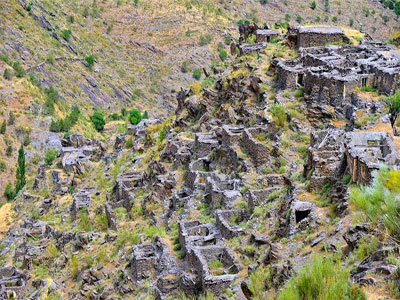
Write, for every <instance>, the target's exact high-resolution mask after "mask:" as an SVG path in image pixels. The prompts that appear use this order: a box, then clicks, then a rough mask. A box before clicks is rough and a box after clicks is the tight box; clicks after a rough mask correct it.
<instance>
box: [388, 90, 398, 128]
mask: <svg viewBox="0 0 400 300" xmlns="http://www.w3.org/2000/svg"><path fill="white" fill-rule="evenodd" d="M386 106H387V107H388V110H389V119H390V124H391V125H392V128H393V135H394V136H398V135H399V134H398V132H397V129H396V120H397V117H398V116H399V114H400V91H398V92H396V93H395V94H394V95H392V96H389V98H388V99H387V101H386Z"/></svg>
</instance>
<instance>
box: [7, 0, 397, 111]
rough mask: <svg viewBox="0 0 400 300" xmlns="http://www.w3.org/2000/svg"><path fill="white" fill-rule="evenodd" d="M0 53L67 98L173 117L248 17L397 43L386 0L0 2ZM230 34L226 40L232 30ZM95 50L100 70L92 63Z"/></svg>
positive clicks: (395, 21) (259, 22) (262, 22)
mask: <svg viewBox="0 0 400 300" xmlns="http://www.w3.org/2000/svg"><path fill="white" fill-rule="evenodd" d="M0 17H1V19H2V20H4V22H1V23H2V24H1V25H0V26H1V27H0V28H1V30H0V41H1V43H0V54H1V55H2V57H3V60H4V58H8V59H9V60H10V61H11V62H14V61H18V62H20V63H21V65H22V67H23V68H24V69H25V71H26V73H27V74H32V75H33V76H34V77H35V78H36V80H37V81H38V82H40V83H41V84H42V86H43V87H45V88H48V87H50V86H51V87H53V88H55V89H56V90H57V91H59V93H60V95H61V96H62V99H63V102H66V103H68V104H71V103H79V104H80V105H83V106H86V105H95V106H97V107H101V108H104V109H110V108H111V109H120V108H122V107H124V106H127V105H131V106H135V107H137V108H139V109H142V110H149V111H152V112H154V113H155V114H158V115H159V114H161V115H166V112H171V111H172V110H173V108H174V105H175V103H174V99H175V96H176V95H175V93H176V92H175V91H178V90H179V89H180V87H181V86H187V85H188V84H190V83H192V82H194V81H195V80H194V79H193V76H192V71H193V69H196V68H202V67H208V66H210V65H211V64H212V63H217V62H218V61H219V55H218V44H221V43H222V44H224V43H225V42H226V43H227V44H229V42H230V38H229V36H233V37H234V38H235V37H237V31H236V23H237V22H238V21H240V20H248V21H250V22H255V23H258V24H259V25H262V24H265V23H267V24H274V23H275V22H278V23H277V25H279V24H281V23H282V22H289V23H291V24H318V23H323V24H338V25H341V26H346V27H349V28H350V27H352V28H354V29H357V30H362V31H365V32H367V33H368V34H370V35H371V36H372V37H374V38H378V39H384V40H386V39H389V38H390V37H391V35H392V34H393V33H394V32H395V31H396V30H398V28H397V27H398V18H397V17H396V16H395V14H394V12H393V10H390V9H389V8H385V7H384V6H383V5H382V4H380V3H379V2H378V1H367V0H356V1H354V0H352V1H332V0H331V1H329V0H327V1H322V0H319V1H305V2H303V1H292V0H287V1H278V0H269V1H258V0H257V1H255V0H254V1H248V0H246V1H219V2H215V1H178V0H167V1H162V2H161V3H160V1H152V0H151V1H133V0H129V1H128V0H118V1H111V0H109V1H97V0H93V1H89V2H88V1H78V0H77V1H61V0H60V1H58V0H56V1H36V0H33V1H28V0H10V1H2V3H0ZM226 35H227V36H226ZM90 56H93V58H94V60H95V63H94V65H93V68H88V66H87V62H86V59H87V58H88V57H90Z"/></svg>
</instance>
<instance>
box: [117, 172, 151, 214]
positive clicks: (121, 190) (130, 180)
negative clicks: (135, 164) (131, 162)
mask: <svg viewBox="0 0 400 300" xmlns="http://www.w3.org/2000/svg"><path fill="white" fill-rule="evenodd" d="M144 184H145V180H144V177H143V175H142V174H140V173H136V172H130V173H123V174H120V175H118V177H117V180H116V184H115V186H114V193H115V200H114V202H113V203H112V206H113V207H118V206H122V207H125V208H126V209H127V211H128V212H129V211H130V210H131V208H132V206H133V194H132V193H133V192H134V191H135V190H136V189H137V188H140V187H143V186H144Z"/></svg>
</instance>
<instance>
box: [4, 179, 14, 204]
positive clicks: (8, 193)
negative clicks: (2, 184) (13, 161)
mask: <svg viewBox="0 0 400 300" xmlns="http://www.w3.org/2000/svg"><path fill="white" fill-rule="evenodd" d="M4 196H5V197H6V198H7V200H8V201H10V200H13V199H14V198H15V190H14V189H13V187H12V184H11V183H7V185H6V188H5V189H4Z"/></svg>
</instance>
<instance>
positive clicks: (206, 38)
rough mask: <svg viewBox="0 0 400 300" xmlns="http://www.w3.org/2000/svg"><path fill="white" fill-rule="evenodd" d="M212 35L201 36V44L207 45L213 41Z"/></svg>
mask: <svg viewBox="0 0 400 300" xmlns="http://www.w3.org/2000/svg"><path fill="white" fill-rule="evenodd" d="M211 40H212V37H211V35H209V34H204V35H201V36H200V46H206V45H208V44H209V43H211Z"/></svg>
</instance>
